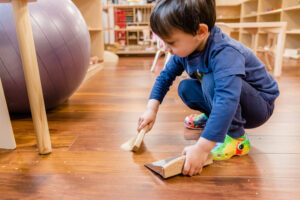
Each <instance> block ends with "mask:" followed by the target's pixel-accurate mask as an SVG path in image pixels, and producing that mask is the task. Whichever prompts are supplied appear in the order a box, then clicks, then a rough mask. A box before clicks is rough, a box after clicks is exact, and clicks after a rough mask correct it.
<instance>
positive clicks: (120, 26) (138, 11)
mask: <svg viewBox="0 0 300 200" xmlns="http://www.w3.org/2000/svg"><path fill="white" fill-rule="evenodd" d="M111 7H112V8H113V13H114V16H113V18H114V24H113V25H110V27H108V28H107V29H105V30H106V31H114V36H115V37H114V42H116V43H118V44H119V46H118V51H117V52H116V53H117V54H118V55H122V54H155V53H156V45H155V43H154V41H152V32H151V29H150V15H151V12H152V9H153V7H154V5H153V4H142V5H109V8H108V9H110V8H111Z"/></svg>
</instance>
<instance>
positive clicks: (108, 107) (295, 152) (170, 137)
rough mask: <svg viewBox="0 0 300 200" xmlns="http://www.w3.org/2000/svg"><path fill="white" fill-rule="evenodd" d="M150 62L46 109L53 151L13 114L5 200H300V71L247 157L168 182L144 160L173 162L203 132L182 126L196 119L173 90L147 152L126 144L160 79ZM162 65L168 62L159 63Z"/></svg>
mask: <svg viewBox="0 0 300 200" xmlns="http://www.w3.org/2000/svg"><path fill="white" fill-rule="evenodd" d="M152 60H153V58H151V57H146V58H145V57H139V58H132V57H131V58H130V57H123V58H121V59H120V62H119V64H118V65H116V66H114V65H111V64H105V66H104V69H103V70H102V71H100V72H99V73H97V74H96V75H94V76H93V77H92V78H90V79H89V80H87V81H86V82H85V83H84V84H83V85H82V86H81V87H80V88H79V90H78V91H77V92H76V93H75V94H74V95H73V96H72V97H71V98H70V99H69V101H68V102H66V103H65V104H64V105H61V106H59V107H58V108H57V109H54V110H51V111H50V112H48V120H49V127H50V132H51V139H52V144H53V152H52V153H51V154H50V155H47V156H40V155H38V152H37V149H36V140H35V136H34V133H33V125H32V121H31V119H30V118H28V117H25V118H24V116H13V129H14V132H15V137H16V142H17V149H16V150H14V151H8V150H0V199H1V200H2V199H22V200H23V199H64V200H65V199H72V200H73V199H75V200H77V199H78V200H79V199H80V200H82V199H92V200H93V199H151V200H153V199H155V200H159V199H171V200H173V199H218V200H219V199H239V200H240V199H251V200H252V199H272V200H274V199H287V200H296V199H299V198H300V93H299V92H300V64H299V63H295V64H293V63H292V62H289V63H285V70H284V73H283V75H282V77H281V78H280V79H278V82H279V85H280V89H281V95H280V97H279V99H278V101H277V102H276V108H275V112H274V114H273V116H272V118H271V119H270V120H269V121H268V122H267V123H266V124H265V125H264V126H262V127H260V128H257V129H253V130H247V132H248V133H249V136H250V141H251V144H252V149H251V152H250V154H249V155H247V156H244V157H234V158H232V159H230V160H228V161H222V162H215V163H214V164H213V165H211V166H209V167H207V168H205V169H204V170H203V172H202V174H201V175H200V176H196V177H184V176H177V177H174V178H171V179H168V180H163V179H161V178H160V177H158V176H157V175H155V174H153V173H152V172H150V171H149V170H148V169H146V168H145V167H144V164H145V163H149V162H152V161H156V160H160V159H164V158H166V157H169V156H175V155H178V154H180V153H181V151H182V150H183V148H184V146H186V145H190V144H194V143H195V139H197V138H198V137H199V135H200V132H199V131H188V130H186V129H185V128H184V126H183V120H184V118H185V116H186V115H188V114H191V113H193V111H192V110H190V109H188V108H187V107H185V106H184V105H183V103H182V102H181V100H180V99H179V97H178V96H177V92H176V86H177V85H178V83H179V81H180V79H183V78H185V77H180V78H178V79H177V80H176V82H175V83H174V86H173V87H172V89H171V91H170V92H169V93H168V95H167V96H166V98H165V100H164V103H163V104H162V106H161V108H160V112H159V114H158V117H157V121H156V124H155V126H154V128H153V130H152V131H151V132H150V133H149V134H148V135H147V136H146V137H145V142H144V144H143V147H142V151H141V152H139V153H137V154H132V153H131V152H124V151H122V150H121V149H120V145H121V144H122V143H123V142H125V141H126V140H127V139H129V138H130V137H131V136H133V135H134V134H136V126H137V120H138V117H139V115H141V114H142V112H143V111H144V109H145V106H146V103H147V98H148V95H149V92H150V90H151V87H152V84H153V82H154V80H155V77H156V75H157V73H158V71H159V70H157V72H156V73H155V74H153V73H150V71H149V69H150V66H151V64H152ZM160 65H162V62H160Z"/></svg>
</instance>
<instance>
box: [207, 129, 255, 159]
mask: <svg viewBox="0 0 300 200" xmlns="http://www.w3.org/2000/svg"><path fill="white" fill-rule="evenodd" d="M249 151H250V142H249V138H248V136H247V134H246V133H245V135H244V136H242V137H240V138H237V139H235V138H232V137H230V136H229V135H226V137H225V141H224V143H217V145H216V146H215V147H214V148H213V150H211V154H212V157H213V159H214V160H227V159H229V158H231V157H232V156H235V155H238V156H242V155H246V154H248V153H249Z"/></svg>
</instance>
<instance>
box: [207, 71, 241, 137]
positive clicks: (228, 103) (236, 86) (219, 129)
mask: <svg viewBox="0 0 300 200" xmlns="http://www.w3.org/2000/svg"><path fill="white" fill-rule="evenodd" d="M241 89H242V78H241V77H240V76H236V75H232V76H227V77H223V78H218V79H216V80H215V94H214V98H213V106H212V110H211V113H210V115H209V118H208V121H207V122H206V125H205V128H204V131H203V133H202V137H204V138H206V139H208V140H211V141H214V142H224V139H225V136H226V133H227V132H228V129H229V127H230V125H231V122H232V120H233V117H234V115H235V113H236V109H237V106H238V104H239V102H240V94H241Z"/></svg>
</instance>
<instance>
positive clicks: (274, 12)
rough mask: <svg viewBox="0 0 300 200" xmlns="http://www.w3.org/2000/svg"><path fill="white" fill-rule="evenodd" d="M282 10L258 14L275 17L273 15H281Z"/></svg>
mask: <svg viewBox="0 0 300 200" xmlns="http://www.w3.org/2000/svg"><path fill="white" fill-rule="evenodd" d="M281 11H282V9H281V8H280V9H277V10H272V11H267V12H261V13H258V15H273V14H278V13H281Z"/></svg>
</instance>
